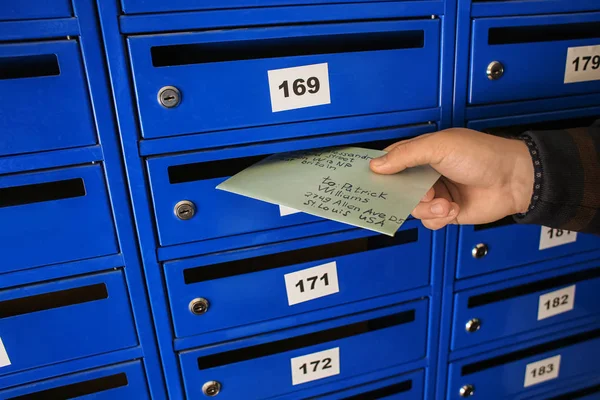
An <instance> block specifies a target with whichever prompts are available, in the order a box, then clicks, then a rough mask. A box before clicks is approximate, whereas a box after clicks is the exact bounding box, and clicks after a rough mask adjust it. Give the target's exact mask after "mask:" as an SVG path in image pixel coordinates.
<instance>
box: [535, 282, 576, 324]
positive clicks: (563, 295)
mask: <svg viewBox="0 0 600 400" xmlns="http://www.w3.org/2000/svg"><path fill="white" fill-rule="evenodd" d="M574 307H575V285H571V286H568V287H566V288H563V289H559V290H555V291H553V292H550V293H546V294H543V295H541V296H540V299H539V305H538V318H537V319H538V321H539V320H542V319H546V318H548V317H553V316H555V315H558V314H562V313H564V312H567V311H571V310H572V309H573V308H574Z"/></svg>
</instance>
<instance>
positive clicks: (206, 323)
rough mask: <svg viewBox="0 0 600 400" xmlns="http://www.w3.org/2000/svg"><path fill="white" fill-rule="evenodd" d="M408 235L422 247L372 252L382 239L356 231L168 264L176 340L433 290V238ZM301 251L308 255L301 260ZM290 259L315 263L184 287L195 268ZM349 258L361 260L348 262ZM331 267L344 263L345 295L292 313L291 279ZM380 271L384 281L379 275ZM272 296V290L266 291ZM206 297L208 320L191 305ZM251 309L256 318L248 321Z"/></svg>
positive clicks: (412, 229) (419, 230) (409, 226)
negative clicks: (327, 249)
mask: <svg viewBox="0 0 600 400" xmlns="http://www.w3.org/2000/svg"><path fill="white" fill-rule="evenodd" d="M402 230H403V231H408V232H409V233H410V234H411V235H412V234H413V233H414V234H415V236H416V235H418V240H417V241H414V242H412V241H410V242H406V243H404V244H396V245H393V246H390V247H383V248H377V247H375V249H374V250H370V249H369V248H368V244H367V242H366V240H367V238H368V237H370V238H371V239H373V237H374V236H375V235H374V234H369V233H367V232H363V231H361V230H358V231H357V230H352V231H348V232H344V233H338V234H334V235H326V236H318V237H315V238H310V239H305V240H302V241H296V242H291V243H286V244H279V245H272V246H265V247H262V248H260V247H259V248H255V249H248V250H238V251H235V252H231V251H229V252H225V253H221V254H214V255H208V256H204V257H200V258H192V259H187V260H183V261H174V262H169V263H165V275H166V282H167V289H168V290H169V297H170V303H171V313H172V315H173V321H174V328H175V334H176V335H177V336H186V335H193V334H197V333H203V332H208V331H212V330H219V329H225V328H230V327H234V326H240V325H247V324H250V323H254V322H259V321H266V320H271V319H274V318H280V317H284V316H289V315H295V314H301V313H306V312H309V311H313V310H317V309H323V308H328V307H332V306H336V305H340V304H345V303H350V302H353V301H357V300H364V299H368V298H372V297H376V296H381V295H386V294H391V293H394V292H400V291H403V290H408V289H413V288H417V287H421V286H427V285H428V284H429V272H430V269H431V263H430V254H431V232H430V231H428V230H427V229H425V228H424V227H423V226H422V225H421V224H420V223H418V222H416V221H410V222H408V223H406V224H405V225H403V227H402ZM399 236H401V234H399ZM361 238H363V239H364V241H363V242H352V244H351V243H350V242H349V241H352V240H354V239H361ZM415 239H416V237H415ZM343 242H347V243H346V244H343V246H344V249H343V250H342V251H341V252H340V253H341V254H340V255H339V256H337V257H333V258H332V257H323V256H320V254H323V253H324V250H323V249H322V248H319V247H318V246H324V245H331V244H333V243H340V245H338V248H340V249H341V246H342V243H343ZM357 248H358V249H357ZM300 249H303V250H302V252H301V253H300V252H299V250H300ZM357 250H359V252H356V251H357ZM290 252H293V254H295V255H297V256H295V257H304V256H308V257H312V258H313V259H314V261H310V262H304V263H300V264H293V263H291V264H290V265H284V266H281V267H278V268H274V269H268V270H264V271H257V272H252V273H248V271H240V272H239V274H237V275H233V276H227V277H223V278H221V279H212V280H207V281H202V282H198V283H187V284H186V281H185V279H184V273H185V271H186V270H189V269H192V268H193V269H194V270H196V271H197V270H198V269H201V268H208V267H209V266H211V265H212V267H211V268H216V267H218V266H219V264H222V268H229V267H228V265H227V264H224V263H228V262H233V261H238V260H244V261H245V262H248V263H252V262H253V261H254V260H253V259H258V260H264V257H265V256H267V255H272V254H279V257H281V256H284V255H285V254H286V253H290ZM344 252H346V253H354V254H349V255H343V253H344ZM355 252H356V253H355ZM325 254H327V253H325ZM399 258H402V259H409V260H415V261H414V262H411V263H410V265H408V264H407V265H398V263H397V260H398V259H399ZM258 260H257V261H258ZM329 262H335V263H336V266H337V276H338V282H339V292H338V293H336V294H332V295H329V296H325V297H321V298H317V299H314V300H312V301H307V302H304V303H300V304H295V305H293V306H289V305H288V301H287V294H286V289H285V285H284V277H283V276H284V275H285V274H288V273H291V272H295V271H299V270H303V269H306V268H310V267H314V266H318V265H323V264H326V263H329ZM375 263H376V264H377V274H376V275H374V274H373V270H372V265H374V264H375ZM214 265H216V267H215V266H214ZM411 271H414V272H412V273H411ZM399 276H403V279H402V281H401V282H398V281H397V280H396V279H397V277H399ZM265 288H269V290H264V289H265ZM199 296H200V297H204V298H206V299H208V300H209V301H210V303H211V307H210V310H209V312H207V313H206V314H204V315H201V316H198V315H194V314H192V313H191V312H190V310H189V303H190V302H191V301H192V300H193V299H194V298H196V297H199ZM248 309H251V310H253V312H252V313H248V312H247V310H248Z"/></svg>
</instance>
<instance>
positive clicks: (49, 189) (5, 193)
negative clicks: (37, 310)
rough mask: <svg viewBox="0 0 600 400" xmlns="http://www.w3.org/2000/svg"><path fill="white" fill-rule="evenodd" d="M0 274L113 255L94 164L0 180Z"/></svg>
mask: <svg viewBox="0 0 600 400" xmlns="http://www.w3.org/2000/svg"><path fill="white" fill-rule="evenodd" d="M0 221H2V225H1V226H2V228H1V229H0V254H2V257H3V262H2V263H0V272H9V271H16V270H19V269H25V268H30V267H37V266H41V265H45V264H53V263H59V262H66V261H73V260H80V259H84V258H91V257H97V256H101V255H106V254H113V253H117V252H118V247H117V243H116V238H115V232H114V224H113V222H112V213H111V211H110V207H109V203H108V196H107V192H106V184H105V182H104V174H103V171H102V167H101V166H100V165H98V164H96V165H87V166H80V167H73V168H64V169H56V170H52V171H44V172H36V173H29V174H20V175H6V176H2V177H0Z"/></svg>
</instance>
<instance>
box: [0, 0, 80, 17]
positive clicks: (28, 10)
mask: <svg viewBox="0 0 600 400" xmlns="http://www.w3.org/2000/svg"><path fill="white" fill-rule="evenodd" d="M72 12H73V11H72V9H71V2H70V1H69V0H18V1H11V0H5V1H3V2H2V6H1V7H0V21H4V20H19V19H38V18H60V17H70V16H71V14H72Z"/></svg>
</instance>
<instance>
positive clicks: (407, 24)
mask: <svg viewBox="0 0 600 400" xmlns="http://www.w3.org/2000/svg"><path fill="white" fill-rule="evenodd" d="M403 32H406V33H407V34H408V35H410V36H409V37H406V38H404V39H402V37H394V38H392V37H390V38H387V39H386V40H387V41H392V40H393V41H394V42H395V43H397V44H396V46H395V47H394V49H389V50H380V51H368V50H367V49H368V46H366V47H365V49H363V50H355V52H350V53H332V54H321V55H302V54H303V53H304V52H306V50H302V49H299V50H298V51H299V55H297V56H286V57H282V56H279V57H277V53H276V54H275V56H274V58H263V59H246V60H242V61H221V62H210V61H208V62H202V63H201V61H198V63H197V64H188V65H169V66H165V67H156V66H154V65H155V64H156V63H157V62H159V61H157V60H156V59H155V58H153V57H152V56H151V49H154V50H156V49H157V48H160V47H166V46H171V49H170V50H169V53H170V54H173V55H172V56H170V57H178V56H177V54H179V55H181V54H188V55H189V54H191V53H192V52H194V53H207V52H210V51H211V50H212V51H217V52H218V53H219V54H220V53H227V52H228V51H229V52H232V53H231V54H229V55H226V56H225V57H232V58H233V59H234V60H235V57H236V56H237V55H236V53H235V51H236V50H228V48H230V47H231V46H248V45H249V44H248V43H251V42H250V41H265V43H266V41H268V42H269V43H271V42H273V44H272V45H274V43H276V42H277V41H278V40H284V38H286V37H293V38H294V40H298V39H299V38H304V39H305V40H308V39H312V40H315V39H318V40H319V41H323V42H327V41H331V40H332V39H334V38H335V37H336V36H339V35H358V34H362V35H367V34H379V35H382V34H386V33H398V34H402V33H403ZM417 32H423V34H424V37H423V38H422V39H418V40H423V42H422V47H420V48H412V47H414V46H413V44H409V46H410V47H411V48H403V47H404V46H405V45H403V40H405V41H407V42H408V41H412V40H413V39H414V35H415V34H417ZM439 36H440V21H439V20H437V19H428V20H421V21H418V20H410V21H385V22H365V23H352V24H328V25H304V26H297V27H292V26H290V27H277V28H257V29H248V30H237V29H236V30H229V31H210V32H201V33H185V34H182V35H174V34H169V35H162V36H160V35H157V36H141V37H132V38H129V39H128V40H129V43H130V46H129V48H130V54H131V62H132V67H133V72H134V78H135V87H136V95H137V103H138V109H139V112H140V115H141V124H142V135H143V136H144V137H145V138H156V137H165V136H175V135H182V134H188V133H195V132H206V131H212V130H221V129H232V128H241V127H247V126H258V125H269V124H277V123H287V122H294V121H306V120H316V119H323V118H332V117H342V116H349V115H362V114H371V113H381V112H392V111H401V110H413V109H423V108H431V107H435V106H437V105H438V98H439V91H438V86H439V76H438V74H439V69H438V65H439V57H440V47H439ZM346 40H352V39H350V38H348V39H346ZM371 40H374V39H371ZM179 45H192V46H196V47H194V48H189V47H186V48H185V49H183V48H182V49H178V48H173V47H172V46H179ZM263 46H266V45H263ZM362 46H365V45H362ZM209 54H210V53H209ZM309 54H310V53H309ZM155 56H156V57H158V55H155ZM165 57H166V58H167V60H166V62H167V64H168V63H170V62H171V61H169V56H165ZM220 57H223V55H221V56H220ZM263 57H267V56H263ZM406 59H411V62H410V63H407V62H405V60H406ZM173 62H175V63H177V62H178V61H173ZM185 62H188V61H185ZM190 62H191V61H190ZM321 63H327V64H328V69H329V85H330V90H331V103H330V104H325V105H320V106H313V107H307V108H300V109H295V110H288V111H282V112H275V113H274V112H272V110H271V99H270V95H269V84H268V80H267V71H270V70H275V69H281V68H291V67H299V66H305V65H312V64H321ZM159 65H160V64H159ZM199 76H206V77H208V76H210V77H211V79H210V80H199V79H198V77H199ZM415 77H426V79H415ZM367 82H368V83H367ZM163 86H174V87H176V88H178V89H179V90H180V91H181V93H182V100H181V104H179V105H178V106H177V107H175V108H165V107H163V106H161V105H160V103H159V102H158V101H157V93H158V89H159V88H160V87H163ZM367 98H368V99H369V101H364V99H367Z"/></svg>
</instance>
